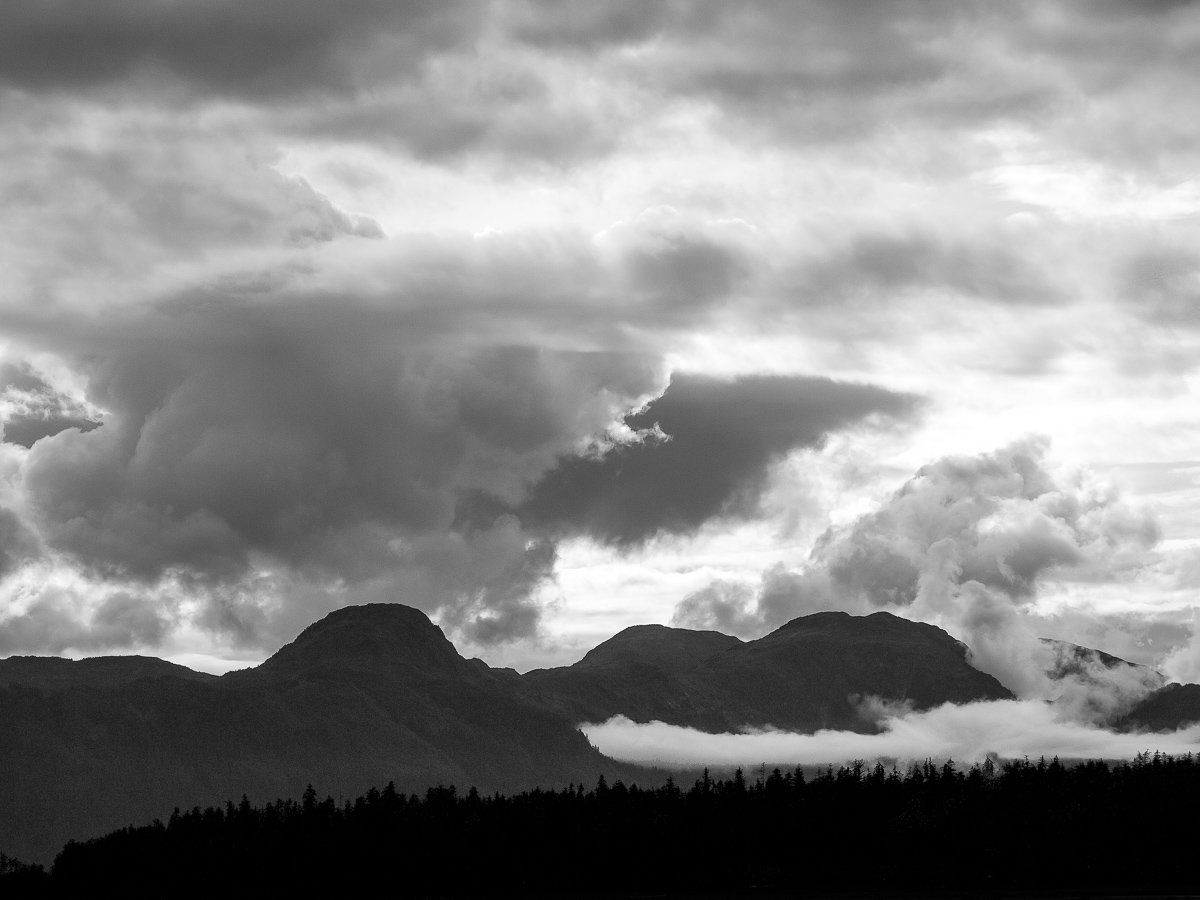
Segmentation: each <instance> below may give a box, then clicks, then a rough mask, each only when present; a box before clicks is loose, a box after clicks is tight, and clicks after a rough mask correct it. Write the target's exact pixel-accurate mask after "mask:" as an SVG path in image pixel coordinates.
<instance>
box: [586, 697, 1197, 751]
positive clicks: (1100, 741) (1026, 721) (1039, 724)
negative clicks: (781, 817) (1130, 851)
mask: <svg viewBox="0 0 1200 900" xmlns="http://www.w3.org/2000/svg"><path fill="white" fill-rule="evenodd" d="M880 725H881V731H880V732H879V733H878V734H859V733H857V732H850V731H818V732H817V733H816V734H795V733H790V732H784V731H769V730H766V731H754V732H745V733H741V734H728V733H726V734H706V733H704V732H701V731H696V730H694V729H691V728H681V727H679V726H676V725H665V724H663V723H662V722H650V723H646V724H638V723H634V722H631V721H630V720H629V719H626V718H625V717H624V716H617V717H614V718H612V719H609V720H608V721H607V722H604V723H602V724H585V725H583V726H581V728H582V730H583V732H584V734H586V735H587V737H588V740H589V741H591V742H592V743H593V744H594V745H595V746H596V747H598V748H599V750H600V752H601V753H604V754H605V755H607V756H611V757H613V758H615V759H620V760H626V761H628V762H637V763H647V764H653V763H662V764H673V765H681V766H706V765H728V766H733V765H739V766H752V765H759V764H760V763H767V764H768V765H770V764H772V763H774V764H779V765H783V764H788V765H823V764H827V763H829V764H837V763H840V762H848V761H850V760H854V759H863V760H875V759H888V760H897V761H908V760H923V759H927V758H929V757H934V758H937V759H946V758H951V759H954V760H955V761H956V762H959V763H972V762H977V761H982V760H983V759H985V758H987V757H989V756H999V757H1000V758H1002V759H1020V758H1023V757H1026V756H1029V757H1041V756H1047V757H1051V756H1060V757H1064V758H1068V759H1101V758H1103V759H1129V758H1132V757H1133V756H1134V755H1136V754H1137V753H1140V752H1142V751H1145V750H1161V751H1163V752H1165V753H1172V754H1183V753H1194V752H1196V747H1197V746H1198V745H1200V725H1192V726H1189V727H1187V728H1183V729H1180V730H1179V731H1176V732H1174V733H1172V734H1153V735H1147V734H1120V733H1117V732H1113V731H1108V730H1106V729H1103V728H1098V727H1095V726H1092V725H1086V724H1079V723H1077V722H1072V721H1070V720H1064V719H1061V718H1060V717H1059V716H1058V715H1057V714H1056V711H1055V709H1054V708H1053V706H1051V705H1050V704H1047V703H1044V702H1042V701H1038V700H995V701H989V702H981V703H970V704H966V705H963V706H955V705H954V704H945V705H944V706H939V707H937V708H935V709H931V710H926V711H924V712H903V713H894V712H893V713H891V714H888V715H885V716H884V718H883V719H882V721H881V723H880Z"/></svg>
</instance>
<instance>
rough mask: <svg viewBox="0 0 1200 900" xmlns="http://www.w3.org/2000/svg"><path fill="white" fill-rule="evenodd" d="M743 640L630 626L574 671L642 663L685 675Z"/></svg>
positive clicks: (710, 633) (718, 634)
mask: <svg viewBox="0 0 1200 900" xmlns="http://www.w3.org/2000/svg"><path fill="white" fill-rule="evenodd" d="M741 643H742V642H741V640H739V639H738V638H736V637H733V636H731V635H728V634H722V633H721V632H719V631H692V630H691V629H687V628H671V627H669V626H667V625H631V626H630V627H629V628H626V629H624V630H622V631H619V632H617V633H616V634H614V635H613V636H612V637H610V638H609V639H608V640H607V641H605V642H604V643H602V644H599V645H598V646H596V647H593V648H592V649H591V650H590V651H588V653H587V655H586V656H584V657H583V659H581V660H580V661H579V662H577V663H576V664H575V666H574V668H582V669H590V668H596V667H600V666H610V665H630V664H636V663H642V664H646V665H653V666H657V667H658V668H660V669H662V670H663V671H665V672H686V671H688V670H689V669H694V668H695V667H696V666H698V665H700V663H702V662H704V660H706V659H708V658H709V657H711V656H713V655H714V654H717V653H720V652H721V651H723V650H728V649H729V648H730V647H736V646H738V645H739V644H741Z"/></svg>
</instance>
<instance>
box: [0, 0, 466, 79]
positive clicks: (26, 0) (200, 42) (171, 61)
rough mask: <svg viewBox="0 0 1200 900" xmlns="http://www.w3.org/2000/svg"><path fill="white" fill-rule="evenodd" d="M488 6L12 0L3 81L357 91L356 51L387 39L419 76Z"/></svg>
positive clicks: (3, 30)
mask: <svg viewBox="0 0 1200 900" xmlns="http://www.w3.org/2000/svg"><path fill="white" fill-rule="evenodd" d="M480 10H481V5H480V4H475V3H445V2H405V3H391V2H387V0H346V2H342V3H338V4H336V5H335V6H331V5H329V4H327V3H322V2H319V0H300V2H293V0H258V2H255V3H240V2H236V0H187V2H172V3H161V2H155V0H95V2H88V3H73V2H69V0H13V2H11V3H5V4H3V5H2V6H0V80H2V81H7V82H8V83H10V84H14V85H17V86H20V87H25V88H33V89H39V88H73V89H86V88H90V87H93V86H94V85H96V84H97V83H104V82H111V81H116V80H119V79H123V78H127V77H130V76H136V75H140V74H151V73H154V72H155V71H156V70H158V71H165V72H166V73H169V74H171V75H174V76H176V77H178V78H180V79H183V80H184V81H188V82H193V83H195V84H197V85H199V86H201V87H203V88H204V89H207V90H209V91H212V92H216V93H223V94H232V95H242V96H254V95H272V94H292V93H297V92H305V91H309V90H314V89H315V90H329V89H333V90H347V89H350V88H351V87H352V83H353V81H354V71H355V68H356V65H355V64H356V63H357V62H358V61H359V60H358V59H357V58H356V57H358V56H360V55H361V54H362V52H363V50H364V49H365V48H366V47H369V46H371V45H374V44H376V43H383V44H385V45H387V50H388V55H389V65H390V67H391V68H392V70H393V71H394V70H395V69H397V68H399V69H401V70H402V71H403V70H408V71H411V70H413V69H415V68H417V67H418V66H419V65H420V63H421V62H422V61H423V59H424V58H425V57H426V56H427V55H429V54H431V53H435V52H438V51H441V50H445V49H447V48H448V47H451V46H454V45H455V44H457V43H459V42H460V41H462V40H464V39H466V38H469V36H470V35H471V34H472V33H473V32H474V31H475V30H476V29H477V27H478V15H479V12H480Z"/></svg>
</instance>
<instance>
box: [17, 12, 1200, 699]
mask: <svg viewBox="0 0 1200 900" xmlns="http://www.w3.org/2000/svg"><path fill="white" fill-rule="evenodd" d="M1198 81H1200V6H1198V5H1197V4H1193V3H1181V2H1150V0H1140V2H1115V0H1097V2H1086V3H1085V2H1055V0H1045V2H1036V3H1033V2H1013V3H1003V4H996V3H986V2H936V0H935V2H921V3H908V2H894V3H888V4H874V3H859V2H834V0H827V2H788V3H782V2H738V3H736V4H734V3H729V4H717V3H695V2H662V3H642V2H610V3H604V4H596V3H590V2H580V3H570V2H564V3H539V2H500V3H453V2H437V3H432V2H431V3H420V2H412V3H404V4H397V3H389V2H382V0H343V2H340V3H337V4H331V3H323V2H316V0H289V2H283V0H260V2H256V3H254V4H244V3H238V2H234V0H204V2H201V0H95V2H89V3H82V2H75V3H71V2H65V0H36V2H34V0H28V2H27V0H15V2H7V3H4V4H2V5H0V121H2V122H3V123H4V127H3V128H0V278H2V280H0V284H2V285H3V287H2V288H0V418H2V419H3V426H2V427H3V442H2V443H0V656H9V655H14V654H59V655H68V656H82V655H96V654H110V653H146V654H153V655H159V656H164V657H166V658H169V659H172V660H175V661H177V662H182V663H184V664H187V665H192V666H195V667H197V668H202V669H205V670H207V671H215V672H220V671H225V670H228V669H230V668H237V667H241V666H245V665H250V664H253V663H255V662H257V661H260V660H262V659H264V658H265V657H266V656H268V655H269V654H270V653H271V652H273V651H274V650H276V649H278V647H280V646H281V645H282V644H284V643H286V642H287V641H289V640H291V639H292V638H293V637H294V636H295V635H296V634H297V633H298V632H299V631H300V630H301V629H302V628H304V627H306V626H307V625H309V624H311V623H312V622H313V621H315V620H317V619H318V618H320V617H321V616H323V615H324V614H326V613H328V612H329V611H331V610H333V609H336V608H338V607H341V606H344V605H347V604H356V603H365V602H400V603H406V604H409V605H412V606H416V607H418V608H420V609H422V610H424V611H425V612H427V613H428V614H429V615H430V616H431V617H432V618H433V619H434V620H435V621H436V622H438V623H439V624H440V625H441V626H442V627H443V629H444V630H445V631H446V632H447V634H448V636H450V637H451V638H452V640H453V641H454V642H455V644H456V645H457V646H458V648H459V649H460V651H461V652H463V653H464V654H465V655H467V656H479V657H481V658H483V659H485V660H486V661H488V662H489V663H491V664H493V665H504V666H513V667H515V668H518V669H520V670H527V669H529V668H533V667H539V666H548V665H561V664H566V663H570V662H572V661H574V660H576V659H578V658H579V657H581V656H582V655H583V653H584V652H585V651H586V650H588V649H589V648H590V647H592V646H594V645H595V644H596V643H598V642H599V641H601V640H603V639H605V638H607V637H609V636H611V635H612V634H614V633H615V632H616V631H618V630H620V629H621V628H623V627H625V626H627V625H631V624H637V623H648V622H660V623H664V624H674V625H678V626H682V627H689V628H715V629H718V630H722V631H726V632H728V633H734V634H737V635H738V636H740V637H743V638H754V637H757V636H760V635H762V634H765V633H767V632H769V631H770V630H772V629H773V628H775V627H778V626H779V625H780V624H782V623H783V622H786V621H788V620H789V619H791V618H793V617H795V616H799V615H804V614H807V613H811V612H815V611H819V610H824V609H844V610H847V611H850V612H855V613H864V612H872V611H876V610H881V609H882V610H887V611H889V612H893V613H896V614H897V615H902V616H906V617H909V618H912V619H917V620H921V621H927V622H932V623H934V624H937V625H939V626H941V627H943V628H946V630H948V631H949V632H950V633H951V634H954V635H955V636H956V637H958V638H960V639H962V640H964V641H965V642H966V643H967V644H968V645H969V646H970V647H971V649H972V654H973V657H972V658H973V660H974V661H975V663H976V665H978V666H979V667H980V668H983V669H984V670H985V671H989V672H991V673H992V674H995V675H997V677H999V678H1001V680H1002V681H1004V683H1005V684H1006V685H1008V686H1009V687H1011V688H1012V689H1013V690H1014V691H1016V692H1017V693H1018V694H1019V695H1020V696H1022V697H1036V696H1044V695H1045V693H1046V690H1047V689H1046V685H1045V684H1044V682H1043V680H1042V678H1041V674H1040V673H1042V671H1043V670H1044V668H1045V667H1044V665H1042V661H1041V660H1040V657H1039V656H1038V654H1039V653H1041V652H1043V649H1044V646H1045V645H1042V644H1040V643H1039V642H1038V640H1037V638H1038V637H1050V638H1056V639H1061V640H1068V641H1074V642H1076V643H1081V644H1084V645H1086V646H1090V647H1099V648H1101V649H1103V650H1106V651H1108V652H1110V653H1114V654H1117V655H1119V656H1122V657H1124V658H1126V659H1130V660H1133V661H1136V662H1140V663H1147V664H1152V665H1156V666H1159V667H1161V669H1162V671H1163V672H1164V673H1165V674H1166V675H1167V677H1169V678H1171V679H1173V680H1177V681H1200V595H1198V588H1200V505H1198V503H1197V501H1198V500H1200V482H1198V481H1197V476H1198V475H1200V417H1198V416H1197V414H1196V411H1197V408H1196V391H1197V389H1198V388H1200V378H1198V368H1197V367H1198V365H1200V252H1198V251H1197V249H1196V248H1197V247H1200V241H1198V240H1197V238H1198V237H1200V217H1198V213H1200V176H1198V174H1197V152H1196V147H1197V146H1198V145H1200V134H1198V132H1200V120H1197V117H1196V116H1195V108H1194V103H1195V101H1194V97H1195V96H1196V93H1197V82H1198ZM1040 648H1041V649H1040Z"/></svg>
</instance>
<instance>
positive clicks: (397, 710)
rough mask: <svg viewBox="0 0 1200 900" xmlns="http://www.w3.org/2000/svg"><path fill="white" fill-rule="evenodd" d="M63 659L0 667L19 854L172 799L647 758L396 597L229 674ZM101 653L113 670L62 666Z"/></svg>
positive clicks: (545, 775)
mask: <svg viewBox="0 0 1200 900" xmlns="http://www.w3.org/2000/svg"><path fill="white" fill-rule="evenodd" d="M64 662H65V661H63V660H57V659H31V658H24V659H23V660H20V661H17V662H16V663H15V664H12V665H10V663H14V661H12V660H6V661H4V663H3V664H2V665H0V668H2V669H3V670H4V671H5V673H6V675H5V678H6V680H5V682H4V687H2V688H0V721H2V722H4V723H5V727H4V728H3V729H0V771H3V772H4V773H5V777H4V778H0V849H3V851H4V852H5V853H8V854H9V855H15V856H17V857H21V858H27V859H47V858H48V857H49V856H52V855H53V853H54V852H56V851H57V850H58V849H59V847H61V845H62V843H63V841H65V840H67V839H68V838H71V837H84V836H87V835H91V834H97V833H100V832H103V831H106V830H109V829H112V828H115V827H119V826H122V825H125V824H128V823H131V822H141V821H148V820H150V819H152V818H154V817H162V818H165V817H166V816H168V815H169V814H170V812H171V810H172V809H173V808H174V807H175V806H181V807H185V808H186V807H190V806H193V805H196V804H200V805H205V804H210V803H221V802H223V801H224V800H226V799H229V798H234V799H236V798H238V797H240V796H241V795H242V794H243V793H246V794H249V795H250V796H251V798H253V799H254V800H256V801H264V800H269V799H274V798H275V797H287V796H299V794H300V793H301V792H302V791H303V790H304V788H305V786H306V785H307V784H308V783H309V782H311V783H313V784H314V785H315V786H316V787H317V788H318V790H320V791H321V792H322V794H324V793H331V794H334V795H335V796H354V795H357V794H359V793H362V792H363V791H365V790H367V788H369V787H371V786H372V785H382V784H386V783H387V782H388V781H393V780H394V781H395V782H396V784H397V786H398V787H400V788H401V789H402V790H407V791H423V790H424V789H425V787H427V786H428V785H431V784H437V783H446V784H449V783H456V784H459V785H472V784H473V785H477V786H478V787H479V788H480V789H481V790H485V791H495V790H505V791H507V790H517V789H521V788H525V787H529V786H532V785H534V784H562V785H565V784H566V783H568V782H570V781H575V782H579V781H585V782H588V783H592V782H594V781H595V779H596V777H597V776H598V775H599V774H600V773H601V772H605V773H606V774H607V775H608V777H609V778H610V779H612V778H615V777H625V778H627V779H628V778H630V777H631V774H632V773H635V772H636V770H635V769H633V767H630V766H624V765H621V764H617V763H613V762H612V761H610V760H607V759H606V758H604V757H602V756H601V755H600V754H599V752H598V751H596V750H594V749H593V748H592V747H591V746H590V745H589V744H588V742H587V740H586V738H584V736H583V735H582V734H580V733H579V732H578V731H576V730H575V728H574V727H573V724H572V723H570V722H569V721H567V720H566V719H563V718H562V717H561V716H559V715H557V714H556V713H554V712H553V711H551V710H548V709H546V708H544V707H542V706H539V705H537V704H535V703H533V702H531V701H529V700H528V699H526V698H524V697H522V696H521V695H520V694H519V693H517V692H515V691H514V690H513V689H512V688H511V686H510V685H509V682H508V679H506V678H497V677H493V676H492V675H491V673H490V670H489V669H488V668H487V667H486V666H482V665H479V664H477V663H471V662H468V661H466V660H464V659H462V657H460V656H459V655H458V653H457V651H456V650H455V649H454V647H453V645H451V644H450V642H449V641H447V640H446V638H445V636H444V635H443V634H442V632H441V630H440V629H439V628H437V626H435V625H434V624H433V623H431V622H430V621H429V619H428V618H427V617H426V616H425V615H424V614H423V613H420V612H418V611H417V610H414V609H410V608H408V607H404V606H400V605H395V604H379V605H372V606H359V607H350V608H346V609H343V610H339V611H338V612H335V613H333V614H331V615H330V616H328V617H326V618H325V619H323V620H321V621H320V622H318V623H316V624H315V625H312V626H310V627H309V628H307V629H305V631H304V632H303V633H302V634H301V635H300V636H299V637H298V638H297V639H296V640H295V641H293V642H292V643H291V644H289V645H288V646H286V647H284V648H283V649H281V650H280V651H279V652H278V653H277V654H276V655H275V656H273V657H271V659H269V660H268V661H267V662H265V663H263V665H261V666H259V667H257V668H255V669H250V670H244V671H241V672H233V673H230V674H228V675H224V676H222V677H220V678H213V677H209V676H197V673H191V672H190V670H186V669H185V670H183V672H184V673H186V674H183V673H177V672H175V671H174V669H175V668H179V667H170V668H168V666H169V664H166V663H163V664H162V665H161V666H158V667H156V666H150V667H147V666H146V664H145V661H144V660H140V659H138V658H126V659H124V660H120V659H118V660H116V661H104V662H103V663H102V664H100V663H101V661H100V660H89V661H86V663H87V664H88V665H83V664H81V663H68V669H64V666H63V663H64ZM91 664H100V665H98V666H97V665H91ZM89 668H98V669H102V670H103V671H104V672H105V674H106V677H104V678H99V679H97V680H96V681H95V682H94V683H89V682H88V681H87V680H86V679H82V678H78V677H67V676H65V675H62V674H61V673H62V672H63V671H70V672H71V673H72V676H73V675H74V674H75V673H76V672H83V671H86V670H87V669H89Z"/></svg>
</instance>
